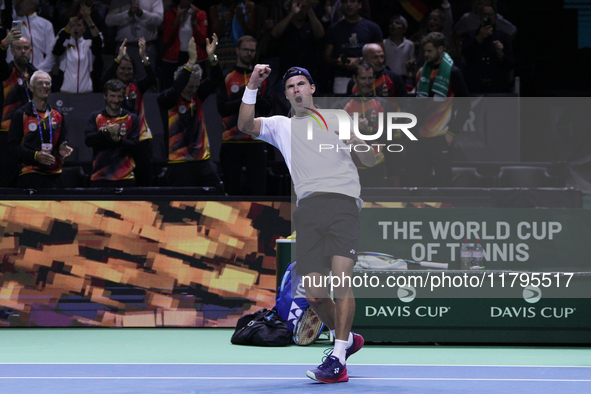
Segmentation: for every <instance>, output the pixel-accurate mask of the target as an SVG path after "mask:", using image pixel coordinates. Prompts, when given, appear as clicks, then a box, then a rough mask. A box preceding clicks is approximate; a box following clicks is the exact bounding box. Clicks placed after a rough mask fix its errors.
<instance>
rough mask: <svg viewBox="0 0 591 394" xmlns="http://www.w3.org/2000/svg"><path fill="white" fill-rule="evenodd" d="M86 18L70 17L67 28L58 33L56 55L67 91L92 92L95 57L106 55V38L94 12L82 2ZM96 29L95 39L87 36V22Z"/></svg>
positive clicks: (62, 90)
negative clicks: (102, 51) (101, 32)
mask: <svg viewBox="0 0 591 394" xmlns="http://www.w3.org/2000/svg"><path fill="white" fill-rule="evenodd" d="M81 14H82V17H83V19H78V18H77V17H72V18H70V21H69V22H68V24H67V25H66V27H65V28H63V29H62V30H60V32H59V33H58V35H57V37H58V38H57V40H56V42H55V46H54V47H53V55H54V56H56V57H57V58H58V59H59V60H60V63H59V64H60V71H61V73H62V78H63V83H62V86H61V89H60V91H61V92H65V93H90V92H92V91H93V81H92V78H91V72H92V69H93V64H94V60H95V59H96V58H98V57H101V56H102V53H101V49H102V47H103V40H102V38H101V35H100V32H99V30H98V28H97V27H96V25H95V24H94V23H93V21H92V18H91V16H90V8H89V7H86V6H82V8H81ZM85 23H86V25H88V27H89V29H90V31H91V32H92V40H87V39H85V38H84V37H83V35H84V32H86V25H85Z"/></svg>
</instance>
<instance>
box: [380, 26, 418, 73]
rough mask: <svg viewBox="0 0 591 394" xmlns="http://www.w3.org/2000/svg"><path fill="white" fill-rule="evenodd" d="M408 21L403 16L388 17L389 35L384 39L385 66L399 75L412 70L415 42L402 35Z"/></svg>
mask: <svg viewBox="0 0 591 394" xmlns="http://www.w3.org/2000/svg"><path fill="white" fill-rule="evenodd" d="M407 28H408V22H407V21H406V19H405V18H404V17H403V16H400V15H394V16H392V18H390V25H389V32H390V37H388V38H385V39H384V52H385V54H386V66H387V67H388V68H389V69H390V70H392V71H394V72H395V73H396V74H398V75H400V76H406V75H407V74H408V72H409V70H413V68H414V63H415V44H414V43H413V42H412V41H411V40H409V39H408V38H406V37H404V33H406V29H407Z"/></svg>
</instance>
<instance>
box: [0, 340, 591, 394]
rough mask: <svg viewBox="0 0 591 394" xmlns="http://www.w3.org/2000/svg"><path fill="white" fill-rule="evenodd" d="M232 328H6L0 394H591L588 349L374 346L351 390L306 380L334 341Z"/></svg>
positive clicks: (354, 367)
mask: <svg viewBox="0 0 591 394" xmlns="http://www.w3.org/2000/svg"><path fill="white" fill-rule="evenodd" d="M231 334H232V330H231V329H5V330H3V335H2V336H1V337H0V363H1V364H0V387H1V392H2V393H3V394H4V393H6V394H16V393H18V394H22V393H51V394H53V393H56V394H57V393H59V394H69V393H77V394H78V393H81V392H84V393H107V392H108V393H147V394H151V393H187V394H189V393H234V392H236V393H238V392H240V393H266V392H268V393H276V392H288V393H290V392H293V393H295V392H298V393H302V392H304V393H308V392H322V393H332V392H355V393H364V392H387V393H390V392H391V393H458V392H467V393H499V392H502V393H535V394H544V393H557V392H561V391H565V392H568V393H573V394H583V393H585V394H588V393H590V392H591V349H590V348H584V347H578V348H575V347H532V346H524V347H516V346H507V347H503V346H478V347H477V346H434V345H433V346H426V345H425V346H410V345H386V344H373V345H372V344H369V345H366V346H365V347H364V348H363V349H362V350H361V351H360V352H359V353H357V354H355V355H354V356H353V357H352V358H351V359H350V360H349V364H348V366H347V368H348V371H349V376H350V380H349V382H348V383H339V384H333V385H325V384H322V383H316V382H314V381H312V380H310V379H308V378H307V377H306V376H305V373H306V370H307V369H309V368H311V367H314V366H316V365H317V364H319V363H320V361H321V356H322V354H323V350H324V348H325V347H328V342H327V341H325V340H323V341H321V343H317V344H314V345H311V346H307V347H301V346H289V347H283V348H261V347H250V346H235V345H231V344H230V337H231Z"/></svg>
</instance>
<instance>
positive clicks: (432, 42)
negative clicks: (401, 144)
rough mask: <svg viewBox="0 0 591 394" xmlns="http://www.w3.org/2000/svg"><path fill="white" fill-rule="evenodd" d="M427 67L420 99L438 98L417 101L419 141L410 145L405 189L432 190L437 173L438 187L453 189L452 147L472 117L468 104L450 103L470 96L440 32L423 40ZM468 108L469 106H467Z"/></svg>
mask: <svg viewBox="0 0 591 394" xmlns="http://www.w3.org/2000/svg"><path fill="white" fill-rule="evenodd" d="M421 43H422V48H423V50H424V51H425V55H424V56H425V64H424V65H423V67H421V69H420V70H419V72H418V73H417V77H416V78H417V97H420V98H425V97H434V98H435V99H433V100H424V99H423V100H417V104H420V107H418V109H419V110H420V111H421V112H422V113H426V114H427V115H421V114H420V113H419V112H418V110H415V111H414V112H413V111H411V113H414V114H419V116H417V118H418V119H419V120H421V123H420V124H419V125H417V126H416V127H415V128H413V131H414V135H415V137H417V138H418V141H409V143H407V144H406V153H405V156H404V157H405V172H404V174H403V179H402V181H403V182H402V186H404V187H425V186H429V178H430V176H431V174H432V172H433V171H434V172H435V186H437V187H449V186H451V165H452V157H451V145H452V143H453V139H454V135H455V134H457V133H459V132H460V131H461V129H462V126H463V123H464V122H465V120H466V119H467V117H468V114H469V111H470V105H469V103H468V102H467V101H461V100H454V101H452V100H446V99H445V98H446V97H447V98H451V97H465V96H468V90H467V89H466V83H465V82H464V78H463V77H462V73H461V72H460V70H459V69H458V68H457V67H456V66H454V62H453V60H452V59H451V56H449V54H448V53H447V52H445V36H444V35H443V34H442V33H439V32H433V33H429V34H427V35H426V36H425V37H424V38H423V40H422V42H421ZM466 104H467V105H466Z"/></svg>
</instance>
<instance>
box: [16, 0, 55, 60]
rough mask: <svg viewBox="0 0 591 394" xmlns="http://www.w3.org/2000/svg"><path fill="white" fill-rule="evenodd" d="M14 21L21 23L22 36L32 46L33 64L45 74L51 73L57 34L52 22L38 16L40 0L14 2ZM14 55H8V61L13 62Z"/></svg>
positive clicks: (17, 0) (18, 0)
mask: <svg viewBox="0 0 591 394" xmlns="http://www.w3.org/2000/svg"><path fill="white" fill-rule="evenodd" d="M13 5H14V12H15V13H16V17H14V21H15V22H18V23H19V26H20V28H21V34H22V36H23V37H26V38H27V39H28V40H29V43H30V44H31V63H33V65H34V66H35V67H36V68H37V69H39V70H43V71H45V72H51V69H52V68H53V64H54V62H55V58H54V56H53V55H52V54H51V51H52V50H53V46H54V45H55V33H54V31H53V26H52V24H51V22H50V21H48V20H47V19H45V18H42V17H40V16H39V15H37V12H36V11H37V8H38V7H39V0H13ZM12 59H13V58H12V54H10V53H9V54H7V56H6V61H8V62H10V61H11V60H12Z"/></svg>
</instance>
